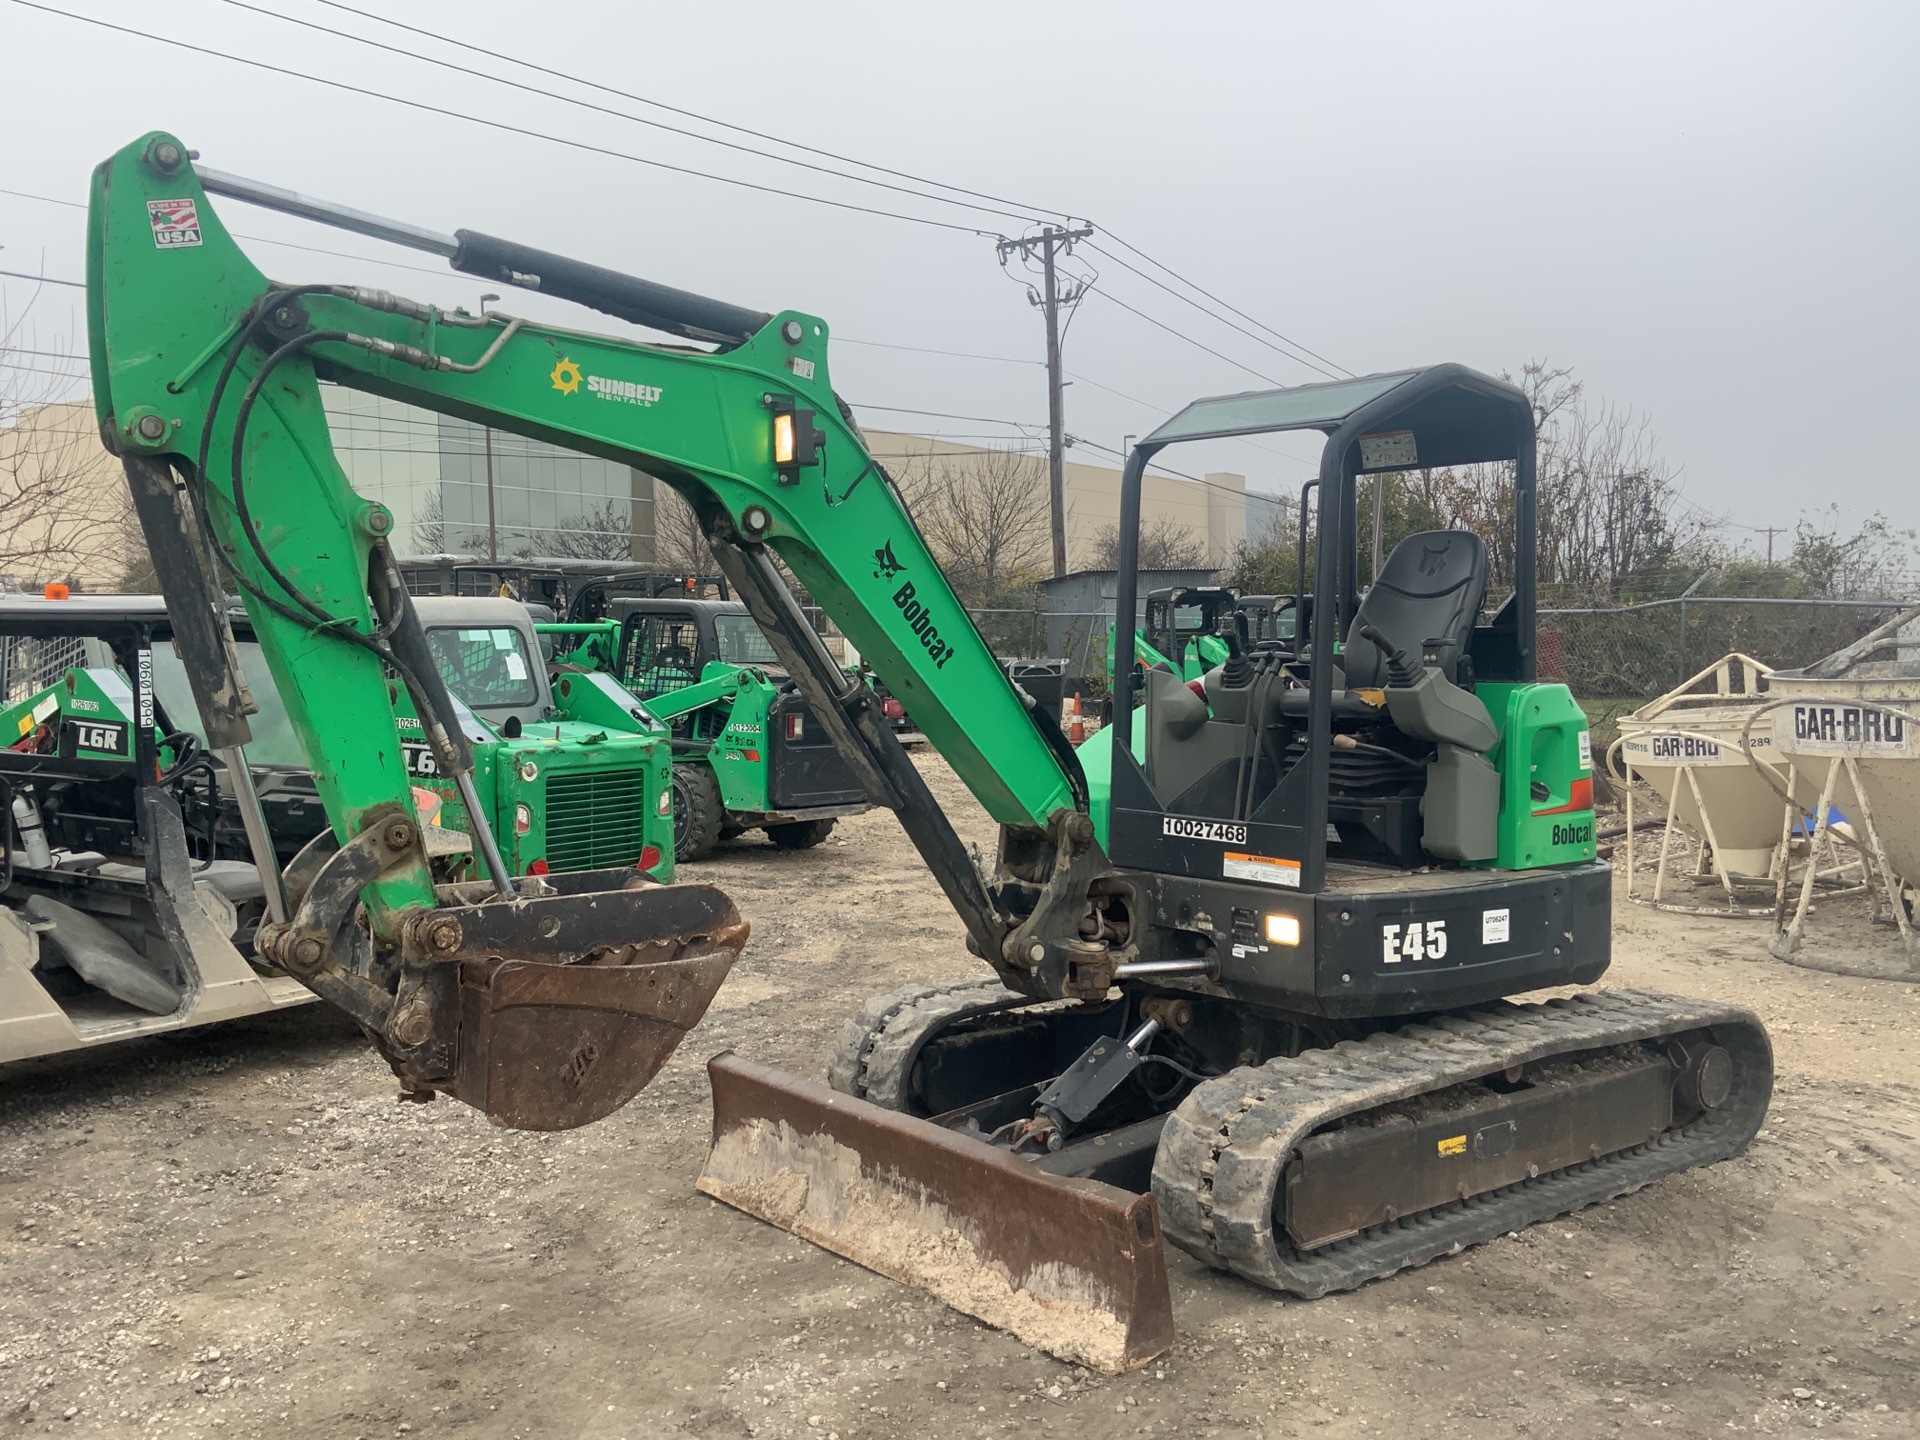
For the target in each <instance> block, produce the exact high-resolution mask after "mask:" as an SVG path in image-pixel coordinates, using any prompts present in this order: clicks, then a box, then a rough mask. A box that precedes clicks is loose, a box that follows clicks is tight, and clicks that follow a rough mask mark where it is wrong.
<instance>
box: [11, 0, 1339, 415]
mask: <svg viewBox="0 0 1920 1440" xmlns="http://www.w3.org/2000/svg"><path fill="white" fill-rule="evenodd" d="M13 3H15V4H17V5H22V6H25V7H26V8H28V9H32V10H38V11H40V12H41V13H43V14H49V15H54V16H57V17H59V18H62V19H67V20H75V21H79V22H81V23H84V24H89V25H94V26H96V27H99V28H101V29H106V30H111V31H114V32H116V33H119V34H124V35H130V36H133V37H135V38H138V39H143V40H148V41H151V42H153V43H156V44H161V45H166V46H169V47H172V48H175V49H180V50H186V51H189V52H191V53H194V54H200V55H207V56H210V57H212V58H215V59H221V60H226V61H228V62H229V63H233V64H238V65H244V66H248V67H250V68H253V69H257V70H262V71H266V72H268V73H271V74H276V75H284V76H287V77H289V78H292V79H298V80H304V81H307V82H308V83H310V84H315V85H321V86H325V87H327V88H329V89H334V90H339V91H343V92H345V93H348V94H353V95H360V96H365V97H369V98H373V99H379V100H385V101H388V102H389V103H391V104H395V105H401V106H404V107H407V108H409V109H413V110H419V111H422V112H425V113H428V114H434V115H439V116H442V117H444V118H448V119H454V120H464V121H467V122H468V123H471V124H476V125H481V126H485V127H487V128H489V129H493V130H498V131H502V132H505V133H508V134H513V135H519V136H523V137H525V138H529V139H536V140H546V141H549V142H551V143H553V144H556V145H561V146H565V147H567V148H569V149H574V150H580V151H584V152H587V153H590V154H597V155H604V156H607V157H608V158H611V159H620V160H626V161H628V162H629V163H632V164H637V165H645V166H649V167H651V168H655V169H660V170H666V171H668V172H671V173H674V174H682V175H688V176H692V177H695V178H699V179H705V180H712V181H715V182H716V183H719V184H723V185H732V186H735V187H738V188H741V189H746V190H752V191H756V192H759V193H762V194H770V195H779V196H782V197H784V198H788V199H796V200H805V201H809V202H811V203H813V204H817V205H825V206H828V207H830V208H833V209H840V210H847V211H851V212H855V213H859V214H868V215H876V216H880V217H883V218H887V219H894V220H903V221H906V222H908V223H911V224H919V225H927V226H931V227H933V228H935V229H943V230H951V231H956V232H959V233H962V234H974V235H988V234H990V233H991V232H988V231H985V230H982V229H980V228H978V227H976V226H968V225H960V224H954V223H952V222H949V221H944V220H935V219H932V218H930V217H928V216H923V215H909V214H905V213H902V212H899V211H892V210H884V209H881V208H879V207H876V206H868V205H858V204H855V203H853V202H851V201H844V200H834V199H830V198H828V197H826V196H821V195H814V194H809V193H806V192H802V191H795V190H787V189H783V188H781V187H779V186H774V185H763V184H759V183H757V182H754V181H749V180H742V179H738V178H736V177H733V176H728V175H719V174H715V173H713V172H711V171H705V170H700V169H697V168H695V167H691V166H683V165H674V164H671V163H669V162H666V161H662V160H654V159H650V158H648V157H645V156H641V155H634V154H631V153H629V152H626V151H620V150H615V149H612V148H610V147H607V146H601V145H594V144H591V143H589V142H586V141H581V140H573V139H569V138H567V137H564V136H560V135H553V134H549V133H546V132H544V131H538V130H533V129H529V128H527V127H524V126H519V125H513V124H510V123H508V122H506V121H503V120H494V119H489V118H487V117H484V116H480V115H474V114H470V113H468V112H465V111H461V110H456V109H453V108H450V107H446V106H439V105H433V104H429V103H427V102H425V101H422V100H414V99H409V98H407V97H404V96H400V95H392V94H388V93H386V92H384V91H378V90H372V89H368V88H366V87H364V86H358V85H352V84H348V83H347V82H345V81H340V80H334V79H330V78H327V77H325V76H321V75H314V74H309V73H307V72H305V71H300V70H294V69H292V68H290V67H286V66H280V65H273V64H270V63H268V62H266V61H262V60H256V59H253V58H251V57H249V56H244V55H236V54H233V53H231V52H228V51H223V50H216V49H213V48H212V47H210V46H204V45H197V44H194V43H192V42H189V41H185V40H178V39H175V38H173V37H171V36H166V35H158V34H154V33H153V32H151V31H145V30H140V29H137V28H135V27H132V26H127V25H120V24H116V23H114V22H111V21H108V20H102V19H98V18H96V17H93V16H88V15H79V14H75V13H73V12H71V11H67V10H61V9H59V8H57V7H55V6H51V5H46V4H42V3H39V0H13ZM226 3H228V4H233V5H236V6H238V7H239V8H243V9H248V10H251V11H254V12H255V13H258V14H260V15H262V16H264V17H266V18H271V19H276V20H280V21H283V22H285V23H289V24H294V25H299V26H302V27H305V28H308V29H314V30H318V31H320V32H322V33H327V34H332V35H335V36H337V37H338V38H342V39H346V40H350V41H354V42H356V43H360V44H364V45H369V46H372V47H375V48H378V49H382V50H386V51H389V52H391V53H395V54H400V55H404V56H407V57H409V58H412V59H416V60H419V61H421V62H422V63H425V64H430V65H435V66H439V67H441V68H445V69H450V70H454V71H457V72H459V73H463V74H467V75H471V76H474V77H475V78H479V79H483V80H491V81H494V82H495V83H498V84H503V85H506V86H508V87H510V88H513V89H518V90H522V91H526V92H529V93H534V94H539V95H542V96H545V97H547V98H551V99H555V100H558V101H560V102H562V103H565V104H571V105H577V106H582V107H584V108H589V109H593V110H596V111H599V112H601V113H606V114H611V115H613V116H615V117H616V118H621V119H626V120H629V121H632V122H633V123H636V124H644V125H651V126H655V127H657V128H666V129H669V130H673V131H675V133H681V134H686V135H688V136H689V137H690V138H694V139H700V140H707V141H708V142H709V143H715V144H722V145H726V146H728V147H729V148H735V149H748V150H751V147H741V146H734V145H732V144H731V142H725V141H718V140H714V139H713V137H709V136H700V135H698V134H696V133H694V132H689V131H683V130H680V129H679V127H673V126H661V125H660V122H656V121H651V120H647V119H645V118H644V117H641V116H635V115H630V114H627V113H626V112H622V111H616V110H611V109H609V108H608V107H605V106H597V105H593V104H591V103H590V102H586V101H582V100H579V99H577V98H575V97H571V96H566V95H561V94H558V93H556V92H552V91H547V90H543V89H541V88H540V87H537V86H528V85H525V84H523V83H521V82H518V81H513V80H508V79H506V78H505V77H502V76H496V75H490V74H487V73H486V72H484V71H476V70H472V69H470V68H468V67H465V66H459V65H455V64H453V63H452V62H450V61H445V60H441V59H438V58H437V57H434V56H429V55H421V54H419V53H418V52H415V51H410V50H405V49H401V48H399V47H395V46H389V45H385V44H383V43H382V42H380V41H376V40H372V39H370V38H368V37H364V36H357V35H353V34H351V33H349V32H346V31H341V30H337V29H334V28H333V27H328V26H322V25H315V24H313V22H310V21H305V20H300V19H298V18H296V17H292V16H286V15H280V14H278V13H276V12H273V11H269V10H264V9H261V8H260V7H258V6H253V5H249V4H245V3H243V0H226ZM321 3H330V0H321ZM332 8H336V9H341V10H346V11H348V12H350V13H353V14H356V15H360V16H362V17H363V18H369V19H374V20H377V21H380V22H381V23H387V24H393V25H396V26H398V28H401V29H404V30H408V31H410V32H412V33H417V34H422V35H427V36H430V37H431V38H434V39H436V40H439V41H440V42H441V43H444V44H448V45H453V46H457V47H459V48H463V49H468V50H472V51H474V52H475V53H480V54H485V55H488V56H489V57H491V58H497V59H502V60H507V61H509V62H511V63H526V62H517V61H513V60H512V57H508V56H502V55H499V54H497V52H493V51H488V50H484V49H483V48H482V47H478V46H472V45H469V44H467V42H464V41H459V40H454V39H452V38H450V37H447V36H444V35H438V34H436V33H435V32H432V31H426V30H421V29H418V28H417V27H412V26H406V25H401V24H400V23H399V22H397V21H387V20H385V19H384V17H380V16H373V15H370V14H369V13H368V12H365V11H360V10H356V9H354V7H352V6H346V5H333V6H332ZM527 68H529V69H533V70H538V71H540V72H541V73H547V74H555V75H560V76H562V78H566V79H568V80H569V81H571V82H572V83H576V84H582V85H588V86H590V87H592V88H595V89H601V90H607V91H609V92H610V93H614V94H620V95H622V96H623V97H625V98H630V99H635V100H637V101H639V102H640V103H644V104H650V105H656V106H659V108H665V109H669V110H672V109H674V108H675V107H671V106H660V105H659V102H655V101H649V100H646V99H645V97H640V96H632V95H630V94H628V92H624V91H614V90H612V89H611V87H607V86H601V85H598V84H597V83H596V82H592V81H585V80H581V79H579V78H578V77H575V76H568V75H565V74H564V72H558V71H551V70H548V69H546V67H541V66H535V65H531V64H527ZM685 113H688V114H690V115H692V114H694V112H685ZM696 118H700V119H702V120H704V121H707V122H708V123H713V124H722V125H724V124H726V122H721V121H715V120H712V119H711V117H705V116H696ZM728 128H733V129H743V128H744V127H734V126H729V127H728ZM749 133H754V134H755V135H756V136H758V135H760V132H749ZM762 138H767V139H769V140H770V141H771V142H772V143H776V144H784V145H788V146H790V147H791V148H796V149H807V150H810V149H811V148H812V147H807V146H802V145H799V144H798V143H797V142H790V141H784V140H780V139H778V137H771V136H765V137H762ZM751 153H754V154H756V155H760V156H762V157H763V158H767V159H771V160H774V161H775V162H777V163H784V164H793V165H799V166H802V167H804V168H807V169H811V170H815V171H820V170H823V169H825V167H821V166H814V165H811V164H809V163H807V162H804V161H798V160H794V159H793V158H792V157H787V156H779V155H772V154H769V153H768V152H765V151H758V150H752V151H751ZM821 153H828V152H821ZM835 158H841V159H843V161H844V163H848V164H855V165H860V166H861V167H862V168H868V169H880V170H883V171H884V170H886V168H887V167H884V166H879V167H876V166H870V165H867V164H866V162H862V161H857V160H851V159H847V158H846V157H835ZM825 173H828V174H833V175H836V176H838V177H839V178H843V179H848V180H852V181H856V182H860V183H872V184H878V183H881V182H874V181H870V180H867V179H866V177H862V176H853V175H847V174H845V173H844V172H840V171H832V170H826V171H825ZM901 173H904V172H901ZM914 178H918V177H914ZM921 183H925V184H932V185H936V186H939V188H942V189H953V190H964V187H955V186H948V185H945V184H944V183H942V182H939V181H932V180H921ZM885 188H888V189H891V190H897V191H901V192H902V193H906V194H910V195H914V196H916V197H917V198H921V199H927V200H932V201H935V202H938V203H947V204H963V205H965V208H970V209H976V210H981V211H983V212H985V213H991V214H1000V215H1011V214H1013V213H1014V212H1012V211H1005V210H994V209H992V208H991V207H987V206H979V205H971V204H967V203H966V202H959V201H953V200H951V199H949V198H948V197H945V196H937V195H928V194H926V193H925V192H920V191H911V190H906V189H904V187H900V186H886V187H885ZM965 193H972V194H982V193H984V192H965ZM989 198H996V199H997V197H989ZM1001 203H1012V202H1001ZM1030 208H1031V209H1033V210H1038V209H1041V207H1030ZM1043 213H1049V214H1064V213H1065V212H1062V211H1056V210H1045V211H1044V212H1043ZM1109 238H1111V239H1113V240H1114V242H1115V243H1116V244H1120V245H1123V246H1124V247H1125V248H1126V249H1128V250H1130V251H1132V252H1134V253H1135V254H1137V255H1139V256H1140V257H1141V258H1142V259H1144V260H1147V261H1148V262H1149V263H1151V264H1153V265H1154V266H1155V267H1156V268H1158V269H1160V270H1162V271H1163V272H1165V273H1167V274H1169V275H1172V276H1174V278H1176V279H1178V280H1180V282H1181V283H1182V284H1184V285H1187V286H1189V288H1192V289H1194V290H1195V291H1197V292H1198V293H1200V294H1203V295H1207V296H1208V298H1210V299H1214V300H1215V303H1217V304H1220V305H1222V306H1224V307H1225V308H1227V309H1229V310H1232V311H1233V313H1235V314H1237V315H1241V316H1242V317H1243V318H1246V319H1249V320H1250V321H1251V323H1254V324H1256V325H1259V326H1260V328H1261V329H1263V330H1266V331H1267V332H1268V333H1269V334H1272V335H1274V336H1276V337H1278V338H1280V339H1282V340H1284V341H1286V343H1287V344H1289V345H1295V346H1296V347H1297V348H1298V349H1299V350H1301V351H1303V352H1305V353H1306V354H1309V355H1312V354H1314V353H1315V352H1313V351H1310V350H1307V347H1305V346H1303V345H1298V342H1295V341H1292V340H1290V339H1288V338H1287V337H1286V336H1284V335H1281V333H1280V332H1279V331H1277V330H1274V329H1273V328H1272V327H1271V326H1268V325H1266V324H1264V323H1263V322H1260V321H1255V320H1252V317H1250V316H1247V315H1246V314H1245V312H1244V311H1241V310H1239V309H1237V308H1236V307H1234V306H1231V305H1228V304H1227V302H1225V301H1221V300H1218V298H1217V297H1214V296H1212V294H1211V292H1209V291H1206V290H1204V289H1203V288H1202V287H1200V286H1198V285H1195V284H1194V283H1193V282H1191V281H1188V280H1186V279H1185V278H1184V277H1182V276H1180V275H1179V274H1178V272H1176V271H1174V270H1172V269H1171V268H1170V267H1168V266H1166V265H1165V264H1163V263H1162V262H1160V261H1157V260H1154V259H1153V258H1152V257H1151V256H1149V255H1147V254H1146V253H1145V252H1144V251H1142V250H1141V249H1140V248H1139V247H1138V246H1135V245H1132V244H1131V243H1129V242H1127V241H1124V240H1121V239H1120V238H1119V237H1118V236H1111V235H1110V236H1109ZM267 243H290V242H267ZM293 248H317V247H300V246H294V247H293ZM321 253H328V252H324V251H323V252H321ZM332 253H339V252H332ZM1101 253H1102V254H1108V258H1110V259H1113V260H1114V261H1115V262H1116V263H1118V264H1120V265H1122V266H1124V267H1125V268H1127V269H1129V270H1131V271H1133V273H1134V274H1136V275H1139V276H1140V277H1141V278H1143V279H1146V280H1147V281H1148V282H1149V283H1152V284H1155V285H1158V286H1159V287H1160V288H1161V289H1163V290H1167V291H1168V293H1169V294H1172V295H1174V296H1175V298H1177V299H1181V300H1183V301H1184V302H1185V303H1187V304H1189V305H1193V306H1194V308H1196V309H1199V310H1200V311H1201V313H1202V314H1206V315H1208V316H1209V318H1211V319H1213V320H1215V321H1217V322H1219V323H1223V324H1228V325H1229V326H1230V327H1231V328H1233V329H1234V330H1236V331H1238V332H1239V333H1241V334H1247V333H1248V332H1246V331H1245V330H1243V329H1241V327H1239V326H1236V325H1232V323H1231V322H1230V321H1225V320H1223V319H1222V317H1220V316H1218V315H1215V314H1213V313H1212V312H1210V311H1208V310H1207V309H1206V308H1205V307H1204V306H1200V305H1198V304H1197V303H1196V302H1194V301H1192V300H1191V299H1188V298H1187V297H1185V296H1181V295H1179V293H1178V292H1177V291H1173V290H1171V289H1169V288H1168V287H1167V286H1165V285H1162V284H1161V283H1160V282H1159V281H1157V280H1154V279H1153V277H1151V276H1148V275H1145V274H1144V272H1141V271H1140V270H1139V269H1138V268H1137V267H1135V266H1132V265H1130V264H1128V262H1126V261H1124V260H1121V259H1120V258H1119V257H1117V256H1112V255H1111V254H1109V253H1108V252H1105V251H1103V252H1101ZM356 258H359V257H356ZM373 263H386V262H378V261H376V262H373ZM404 268H409V269H420V268H421V267H411V266H410V267H404ZM424 273H434V274H437V273H439V272H437V271H427V272H424ZM1103 293H1104V292H1103ZM1107 298H1109V299H1114V301H1115V303H1116V304H1119V305H1121V306H1122V308H1124V309H1127V310H1129V311H1130V312H1131V313H1133V314H1135V315H1137V316H1139V317H1140V318H1141V319H1144V320H1147V321H1148V322H1149V323H1151V324H1154V325H1156V326H1158V327H1159V328H1161V329H1163V330H1165V331H1167V332H1168V333H1169V334H1172V335H1175V336H1177V337H1178V338H1180V339H1184V340H1187V341H1188V343H1190V344H1193V345H1195V346H1197V347H1198V348H1201V349H1204V350H1206V351H1207V352H1208V353H1209V354H1212V355H1215V356H1216V357H1218V358H1220V359H1223V360H1227V363H1229V364H1232V365H1235V366H1237V367H1238V368H1240V369H1243V370H1246V371H1247V372H1248V373H1249V374H1253V375H1256V376H1259V378H1261V379H1264V380H1267V382H1268V383H1269V384H1276V385H1277V384H1278V383H1279V382H1277V381H1274V380H1272V379H1271V377H1268V376H1265V375H1263V374H1261V372H1259V371H1257V370H1253V369H1252V368H1251V367H1249V366H1245V365H1241V364H1240V362H1238V361H1234V360H1232V359H1230V358H1229V357H1227V356H1225V355H1222V354H1221V352H1219V351H1217V350H1214V349H1213V348H1212V347H1211V346H1207V345H1204V344H1202V343H1201V342H1199V341H1197V340H1193V339H1192V338H1191V337H1189V336H1186V335H1184V334H1182V333H1181V332H1180V331H1178V330H1176V329H1174V328H1173V327H1172V326H1170V325H1166V324H1164V323H1163V322H1161V321H1158V320H1155V319H1154V318H1153V317H1152V316H1149V315H1146V314H1145V313H1144V312H1142V311H1140V310H1137V309H1135V308H1134V307H1132V306H1129V305H1126V304H1125V302H1123V301H1119V300H1118V299H1115V297H1113V296H1112V295H1108V297H1107ZM1252 338H1254V339H1256V340H1258V338H1259V337H1257V336H1254V337H1252ZM1260 343H1262V344H1266V343H1267V342H1265V341H1261V342H1260ZM1269 348H1277V347H1272V346H1269ZM1279 353H1282V354H1288V352H1286V351H1280V352H1279ZM1288 358H1290V359H1293V360H1295V361H1296V363H1300V364H1310V362H1308V361H1305V360H1301V359H1300V357H1299V356H1298V355H1292V354H1288ZM1317 358H1322V359H1324V357H1317ZM1327 363H1329V364H1331V363H1332V362H1327ZM1310 368H1315V369H1318V368H1319V367H1318V366H1310ZM1321 373H1323V374H1325V373H1327V372H1326V371H1324V370H1322V371H1321Z"/></svg>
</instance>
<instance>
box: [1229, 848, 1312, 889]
mask: <svg viewBox="0 0 1920 1440" xmlns="http://www.w3.org/2000/svg"><path fill="white" fill-rule="evenodd" d="M1220 873H1221V874H1222V875H1223V876H1224V877H1225V878H1227V879H1228V880H1258V881H1259V882H1260V883H1261V884H1262V885H1284V886H1286V888H1287V889H1289V890H1298V889H1299V888H1300V862H1299V861H1298V860H1281V859H1279V858H1277V857H1275V856H1272V855H1246V854H1242V853H1240V852H1238V851H1234V850H1229V851H1227V853H1226V854H1225V855H1223V856H1222V857H1221V862H1220Z"/></svg>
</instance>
